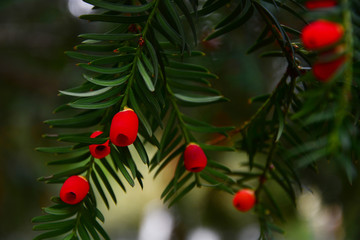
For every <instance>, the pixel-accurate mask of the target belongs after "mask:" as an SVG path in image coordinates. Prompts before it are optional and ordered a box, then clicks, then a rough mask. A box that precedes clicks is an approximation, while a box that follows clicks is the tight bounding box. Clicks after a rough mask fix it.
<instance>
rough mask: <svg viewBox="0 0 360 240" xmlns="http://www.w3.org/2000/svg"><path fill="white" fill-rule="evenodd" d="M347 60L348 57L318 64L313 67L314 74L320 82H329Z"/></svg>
mask: <svg viewBox="0 0 360 240" xmlns="http://www.w3.org/2000/svg"><path fill="white" fill-rule="evenodd" d="M345 60H346V57H345V56H342V57H340V58H338V59H335V60H332V61H330V62H316V63H314V65H313V74H314V76H315V77H316V78H317V79H318V80H319V81H321V82H327V81H328V80H330V79H331V77H332V76H333V75H334V74H335V73H336V71H337V70H338V69H339V67H340V66H341V65H342V64H343V63H344V62H345Z"/></svg>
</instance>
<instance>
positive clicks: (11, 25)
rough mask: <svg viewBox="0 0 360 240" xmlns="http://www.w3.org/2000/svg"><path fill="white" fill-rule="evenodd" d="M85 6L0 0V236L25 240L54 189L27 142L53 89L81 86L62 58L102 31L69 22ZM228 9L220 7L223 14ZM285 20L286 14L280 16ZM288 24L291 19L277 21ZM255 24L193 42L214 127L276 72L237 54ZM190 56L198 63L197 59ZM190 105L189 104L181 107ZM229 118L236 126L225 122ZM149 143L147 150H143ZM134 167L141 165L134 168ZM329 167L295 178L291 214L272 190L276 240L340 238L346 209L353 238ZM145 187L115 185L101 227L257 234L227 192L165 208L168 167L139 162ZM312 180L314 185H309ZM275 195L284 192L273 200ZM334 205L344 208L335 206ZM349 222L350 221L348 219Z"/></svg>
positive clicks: (153, 236) (115, 233)
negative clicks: (278, 222) (300, 186)
mask: <svg viewBox="0 0 360 240" xmlns="http://www.w3.org/2000/svg"><path fill="white" fill-rule="evenodd" d="M87 11H89V6H86V5H81V1H80V0H69V1H68V0H51V1H49V0H1V1H0V26H1V27H0V83H1V87H0V97H1V99H0V106H1V108H0V109H1V111H0V133H1V135H0V164H1V165H0V166H1V167H0V216H1V218H0V239H2V240H23V239H24V240H26V239H31V238H32V237H33V236H35V233H34V232H33V231H32V230H31V229H32V224H31V222H30V221H31V218H32V217H34V216H37V215H40V214H41V207H44V206H48V205H49V204H50V201H49V198H50V197H51V196H54V195H57V194H58V191H59V186H53V185H52V186H46V185H45V184H43V183H40V182H37V181H36V179H37V178H38V177H40V176H44V175H47V174H51V173H52V171H54V169H50V168H48V167H46V161H47V160H50V159H49V157H50V156H48V155H46V154H41V153H37V152H35V151H34V148H35V147H38V146H44V145H48V144H49V143H48V142H47V141H45V140H44V139H42V138H41V134H43V133H46V132H47V131H48V127H47V126H46V125H45V124H43V121H44V120H46V119H50V118H54V117H55V116H54V115H53V114H52V110H53V109H54V108H55V107H57V106H58V105H60V104H62V103H64V99H62V98H61V97H57V93H58V90H60V89H66V88H69V87H71V86H75V85H76V84H78V83H80V82H82V81H83V80H82V78H81V70H80V69H79V68H77V67H76V66H75V62H74V61H73V60H71V59H68V58H67V57H66V56H65V55H64V51H66V50H70V49H72V47H73V46H74V45H76V44H77V43H79V42H80V40H79V39H78V38H77V35H78V34H81V33H85V32H97V31H102V27H103V26H101V25H99V24H95V23H88V22H86V21H83V20H79V19H78V18H77V16H78V15H80V14H85V13H87ZM227 11H228V10H227ZM285 17H286V16H285ZM220 18H221V16H220V15H219V14H214V15H212V16H210V17H207V18H205V19H204V20H203V21H202V22H201V23H199V25H198V28H199V33H200V34H199V35H201V36H205V35H206V34H207V33H208V32H209V31H210V30H211V26H212V24H213V23H214V22H216V21H218V20H219V19H220ZM286 20H289V21H291V18H289V19H288V18H286ZM262 26H263V23H262V22H261V20H260V18H258V17H255V18H253V19H252V20H251V21H250V22H249V23H247V24H246V25H245V26H243V27H242V28H240V29H239V30H238V31H235V32H234V33H231V34H228V35H226V36H224V37H221V38H219V39H217V40H215V41H214V42H212V43H210V45H209V44H208V45H204V44H203V43H201V41H200V42H199V46H198V48H199V49H201V50H203V51H205V52H206V54H207V57H206V58H204V59H203V60H201V61H203V64H205V65H207V66H208V67H209V68H210V69H211V70H212V71H213V72H215V73H216V74H218V75H219V76H220V79H219V80H218V81H216V82H214V87H215V88H218V89H220V90H221V91H222V92H223V93H224V95H225V96H227V97H229V98H230V99H231V102H230V103H226V104H221V105H217V106H212V107H211V111H209V109H206V108H205V109H202V110H201V111H200V112H195V111H193V112H190V113H192V114H195V115H196V114H198V115H200V114H201V118H202V119H206V120H207V121H210V122H213V123H214V124H219V125H237V126H239V125H241V123H242V122H244V121H245V120H247V119H248V118H249V117H250V116H251V114H252V113H253V112H254V111H255V110H256V107H257V106H250V105H249V104H248V101H247V99H248V98H249V97H252V96H255V95H258V94H262V93H267V92H270V91H271V89H272V87H273V86H274V85H275V84H276V80H277V79H279V76H280V75H281V74H282V73H283V71H284V68H285V64H284V61H283V60H282V59H262V60H261V59H259V57H258V55H259V54H258V53H254V54H251V55H246V54H245V52H246V50H247V48H249V47H250V46H251V43H252V42H253V41H254V39H256V37H257V34H259V32H260V31H261V29H262ZM196 61H199V60H198V59H197V60H196ZM186 111H190V110H186ZM234 123H235V124H234ZM152 150H153V149H151V147H149V151H150V152H151V151H152ZM217 157H218V158H221V159H223V162H226V163H227V164H230V166H234V167H238V166H239V164H238V162H239V161H240V160H242V159H243V160H246V155H245V154H243V153H231V154H230V153H227V154H224V155H221V156H217ZM139 165H141V164H139ZM324 166H325V167H327V169H329V168H330V170H327V171H321V172H320V173H319V174H318V175H316V174H313V173H308V172H304V173H303V175H302V176H303V177H302V178H303V179H304V181H305V183H306V184H308V186H310V187H311V188H312V192H313V193H310V191H304V192H303V193H302V194H300V193H299V196H300V197H299V201H298V208H297V210H295V209H294V208H293V207H292V206H291V205H290V203H289V201H288V200H287V198H286V197H285V195H284V194H283V193H282V192H281V190H279V189H276V188H274V189H273V191H275V192H276V193H278V196H279V199H280V200H281V201H280V206H281V207H282V208H283V209H284V210H285V211H284V212H285V213H286V215H287V219H288V221H287V222H286V223H285V224H283V226H284V229H285V230H286V233H285V235H284V236H279V239H283V238H286V239H290V240H296V239H314V240H320V239H324V240H325V239H326V240H332V239H334V240H335V239H345V237H344V236H345V235H344V234H345V230H344V229H345V228H344V226H343V222H344V218H343V213H344V212H345V213H346V214H347V215H346V216H347V219H345V220H346V223H349V224H347V226H348V229H350V230H348V234H349V235H348V236H351V237H349V238H346V239H359V238H357V237H359V236H358V235H357V231H356V230H354V231H353V232H354V233H353V235H350V233H351V231H352V229H354V228H355V224H354V223H355V222H356V220H358V218H359V215H360V214H359V210H358V209H359V205H360V204H359V202H360V201H359V196H360V194H359V193H358V191H356V189H359V187H358V186H359V184H358V183H357V182H355V183H354V184H353V188H350V186H349V184H347V183H346V182H345V183H343V179H342V178H341V177H339V176H340V175H335V174H334V172H335V170H331V168H332V166H331V164H329V163H324ZM140 170H142V172H143V173H144V176H145V188H144V190H141V189H140V187H139V186H136V187H135V188H134V189H129V190H128V193H127V194H124V193H123V192H122V191H121V190H120V188H119V189H117V190H118V191H117V192H118V199H119V202H118V204H117V206H115V205H111V210H110V211H107V210H106V209H105V207H102V208H101V209H102V210H103V211H104V215H105V218H106V223H105V228H106V229H107V230H108V231H109V233H110V235H111V236H112V237H113V239H116V240H133V239H138V240H144V239H148V240H169V239H171V240H173V239H178V240H182V239H187V240H200V239H201V240H220V239H225V240H253V239H254V240H255V239H257V237H258V232H259V229H258V225H257V221H256V216H255V215H254V214H252V213H246V214H244V213H239V212H237V211H236V210H235V209H234V208H233V207H232V202H231V201H232V196H230V195H229V194H225V193H220V192H218V191H214V190H209V189H204V188H202V189H199V190H196V191H193V192H192V193H190V194H189V195H188V196H187V197H186V198H185V199H184V200H183V201H181V202H180V204H179V205H177V206H175V207H173V208H171V209H168V208H167V207H166V206H163V205H162V204H161V201H160V195H161V192H162V190H163V188H164V187H165V186H166V184H167V181H169V179H170V178H171V176H172V174H173V169H169V170H168V171H165V172H164V173H163V174H162V175H161V176H160V177H159V178H157V179H156V180H153V177H152V175H151V174H148V170H147V169H146V168H145V167H142V168H140ZM315 181H316V182H317V183H318V184H314V182H315ZM282 196H284V197H282ZM341 200H342V201H343V202H344V203H346V204H344V206H345V207H344V208H343V207H342V205H341V204H340V203H339V202H340V201H341ZM357 222H358V221H357Z"/></svg>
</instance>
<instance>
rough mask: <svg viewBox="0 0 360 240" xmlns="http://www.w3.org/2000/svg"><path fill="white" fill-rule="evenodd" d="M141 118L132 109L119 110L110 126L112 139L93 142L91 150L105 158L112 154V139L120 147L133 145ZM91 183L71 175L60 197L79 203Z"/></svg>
mask: <svg viewBox="0 0 360 240" xmlns="http://www.w3.org/2000/svg"><path fill="white" fill-rule="evenodd" d="M138 126H139V119H138V117H137V115H136V113H135V112H134V111H133V110H132V109H130V108H126V109H125V110H123V111H121V112H118V113H117V114H115V115H114V117H113V119H112V121H111V126H110V140H107V141H106V142H105V143H103V144H91V145H89V150H90V153H91V155H92V156H93V157H94V158H104V157H106V156H107V155H109V154H110V145H109V143H110V141H111V142H112V143H113V144H114V145H116V146H119V147H125V146H129V145H131V144H132V143H133V142H134V141H135V139H136V137H137V133H138ZM102 133H103V132H101V131H95V132H93V133H92V134H91V136H90V137H91V138H96V137H98V136H99V135H101V134H102ZM89 188H90V187H89V183H88V181H87V179H86V178H85V177H83V176H71V177H69V178H68V179H67V180H66V181H65V182H64V184H63V186H62V187H61V190H60V198H61V200H62V201H64V202H65V203H68V204H77V203H79V202H80V201H82V200H83V199H84V198H85V196H86V195H87V193H88V192H89Z"/></svg>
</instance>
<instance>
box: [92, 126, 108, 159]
mask: <svg viewBox="0 0 360 240" xmlns="http://www.w3.org/2000/svg"><path fill="white" fill-rule="evenodd" d="M102 133H103V132H101V131H95V132H93V133H92V134H91V135H90V137H91V138H96V137H97V136H99V135H101V134H102ZM89 150H90V153H91V155H92V156H93V157H94V158H104V157H106V156H107V155H109V153H110V146H109V140H107V141H106V142H105V143H103V144H91V145H89Z"/></svg>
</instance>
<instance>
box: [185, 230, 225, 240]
mask: <svg viewBox="0 0 360 240" xmlns="http://www.w3.org/2000/svg"><path fill="white" fill-rule="evenodd" d="M187 240H220V236H219V235H218V234H217V233H216V232H214V231H213V230H210V229H207V228H196V229H195V230H193V231H192V232H191V233H190V234H189V236H188V238H187Z"/></svg>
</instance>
